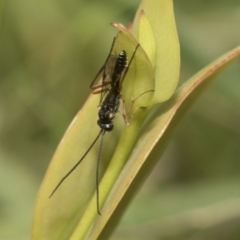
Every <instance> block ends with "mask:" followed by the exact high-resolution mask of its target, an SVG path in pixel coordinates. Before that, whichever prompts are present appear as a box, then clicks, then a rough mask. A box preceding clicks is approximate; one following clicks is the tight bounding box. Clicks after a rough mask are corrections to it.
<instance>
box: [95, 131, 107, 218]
mask: <svg viewBox="0 0 240 240" xmlns="http://www.w3.org/2000/svg"><path fill="white" fill-rule="evenodd" d="M104 134H105V131H102V137H101V140H100V146H99V150H98V157H97V165H96V197H97V198H96V201H97V212H98V214H99V215H101V212H100V204H99V165H100V158H101V152H102V145H103V137H104Z"/></svg>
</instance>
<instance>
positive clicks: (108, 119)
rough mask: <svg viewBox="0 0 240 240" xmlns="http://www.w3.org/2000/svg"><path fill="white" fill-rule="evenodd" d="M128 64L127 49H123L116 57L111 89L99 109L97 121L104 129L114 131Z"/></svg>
mask: <svg viewBox="0 0 240 240" xmlns="http://www.w3.org/2000/svg"><path fill="white" fill-rule="evenodd" d="M127 66H128V60H127V54H126V52H125V51H121V52H120V53H119V55H118V57H117V59H116V63H115V66H114V69H113V72H112V75H111V76H110V78H111V82H110V85H111V87H110V91H109V92H108V94H107V96H106V97H105V99H104V100H103V102H102V103H101V105H100V109H99V111H98V117H99V119H98V121H97V123H98V125H99V127H100V128H101V129H102V130H103V131H112V129H113V126H114V125H113V122H112V120H113V119H114V118H115V116H116V114H117V112H118V109H119V105H120V98H121V88H122V86H121V85H122V82H121V77H122V74H123V71H124V70H125V69H126V68H127Z"/></svg>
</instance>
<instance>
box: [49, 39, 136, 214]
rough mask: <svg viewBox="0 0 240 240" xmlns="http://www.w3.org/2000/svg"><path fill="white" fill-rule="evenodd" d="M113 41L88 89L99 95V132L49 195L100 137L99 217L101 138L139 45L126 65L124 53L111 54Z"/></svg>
mask: <svg viewBox="0 0 240 240" xmlns="http://www.w3.org/2000/svg"><path fill="white" fill-rule="evenodd" d="M114 43H115V39H114V40H113V44H112V47H111V50H110V53H109V55H108V57H107V59H106V61H105V63H104V65H103V66H102V67H101V69H100V70H99V71H98V73H97V75H96V77H95V78H94V79H93V82H92V84H91V86H90V88H91V89H92V90H93V93H94V94H96V93H101V97H100V105H99V111H98V117H99V119H98V121H97V124H98V126H99V127H100V132H99V134H98V135H97V137H96V138H95V140H94V141H93V142H92V144H91V145H90V146H89V148H88V149H87V150H86V152H85V154H84V155H83V156H82V157H81V159H80V160H79V161H78V162H77V163H76V164H75V165H74V166H73V167H72V168H71V169H70V171H69V172H68V173H67V174H66V175H65V176H64V177H63V178H62V179H61V180H60V182H59V183H58V184H57V186H56V187H55V189H54V190H53V192H52V193H51V195H50V197H51V196H52V195H53V194H54V193H55V191H56V190H57V189H58V188H59V187H60V185H61V184H62V183H63V181H64V180H65V179H66V178H67V177H68V176H69V175H70V174H71V173H72V172H73V171H74V170H75V169H76V168H77V166H78V165H79V164H80V163H81V162H82V160H83V159H84V158H85V157H86V155H87V154H88V152H89V151H90V150H91V149H92V147H93V146H94V145H95V143H96V142H97V140H98V138H99V137H100V136H102V137H101V140H100V147H99V151H98V156H97V166H96V200H97V212H98V214H99V215H101V213H100V204H99V174H98V172H99V162H100V154H101V151H102V143H103V136H104V134H105V132H106V131H107V132H110V131H112V130H113V127H114V124H113V119H114V118H115V116H116V114H117V112H118V109H119V105H120V100H121V91H122V84H123V81H124V78H125V76H126V74H127V72H128V69H129V66H130V65H131V62H132V60H133V58H134V56H135V53H136V51H137V48H138V47H139V45H137V46H136V48H135V50H134V52H133V54H132V57H131V59H130V61H129V63H128V58H127V53H126V51H124V50H122V51H120V53H119V54H118V55H117V57H116V55H113V54H112V50H113V47H114ZM112 60H114V64H112V63H113V62H112ZM101 73H102V82H100V83H96V84H95V82H96V81H97V79H98V78H99V76H100V74H101Z"/></svg>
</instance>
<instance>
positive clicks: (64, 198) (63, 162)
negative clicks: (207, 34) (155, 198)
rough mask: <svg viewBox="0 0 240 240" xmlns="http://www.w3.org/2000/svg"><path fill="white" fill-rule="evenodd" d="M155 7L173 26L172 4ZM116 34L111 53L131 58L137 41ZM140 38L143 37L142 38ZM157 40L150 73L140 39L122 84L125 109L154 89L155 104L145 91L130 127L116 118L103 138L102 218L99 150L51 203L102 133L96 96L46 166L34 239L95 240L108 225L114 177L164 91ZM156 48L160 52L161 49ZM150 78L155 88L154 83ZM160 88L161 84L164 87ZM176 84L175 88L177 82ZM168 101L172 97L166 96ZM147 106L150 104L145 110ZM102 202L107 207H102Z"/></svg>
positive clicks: (165, 41)
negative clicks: (97, 176)
mask: <svg viewBox="0 0 240 240" xmlns="http://www.w3.org/2000/svg"><path fill="white" fill-rule="evenodd" d="M160 2H166V1H160ZM168 2H169V1H168ZM143 4H144V1H143ZM148 5H149V4H147V5H146V6H144V9H143V10H144V12H145V13H146V18H147V19H148V20H146V19H145V20H143V19H141V21H142V20H143V21H144V23H141V24H140V25H139V31H140V32H141V28H142V27H143V26H144V28H145V29H148V31H150V30H149V27H150V26H151V28H152V30H153V33H154V31H156V24H155V27H152V22H151V20H150V19H151V17H150V18H149V14H151V12H150V11H149V10H148ZM145 7H146V9H145ZM156 7H164V8H163V9H161V11H163V12H164V11H167V13H166V14H167V15H168V18H166V19H165V21H167V22H168V24H167V25H169V26H170V25H171V26H172V23H173V22H174V18H173V11H172V8H171V4H170V5H169V4H165V5H157V6H156ZM151 10H152V11H153V13H152V14H153V15H154V14H159V11H157V10H156V9H155V8H152V9H151ZM158 10H159V9H158ZM165 16H166V15H165ZM156 20H158V19H156ZM146 21H149V24H148V23H146ZM135 22H136V20H135ZM149 25H150V26H149ZM162 25H163V26H165V25H166V22H159V23H158V26H162ZM118 29H120V33H119V34H118V36H117V37H116V46H115V47H114V51H117V52H119V51H120V50H123V49H124V50H125V48H126V50H127V53H128V56H131V53H132V52H133V51H134V49H135V48H136V45H137V41H136V39H134V38H133V37H132V36H131V35H130V33H129V32H128V31H126V30H125V29H123V28H121V26H120V25H118ZM160 29H161V27H160ZM162 29H163V30H164V31H165V30H166V29H165V27H162ZM171 31H173V32H174V33H173V34H170V35H171V36H175V34H176V29H175V27H173V26H172V27H170V29H169V31H168V32H169V33H170V32H171ZM160 32H161V31H160ZM160 34H164V32H161V33H160ZM140 35H141V36H142V34H140ZM141 38H142V37H141ZM158 40H159V39H158V38H157V39H155V43H156V51H157V54H156V64H155V69H154V71H153V66H152V65H153V62H154V57H152V56H151V55H152V53H150V52H152V50H151V49H154V48H149V47H146V46H147V45H146V44H145V43H144V41H145V40H144V39H143V40H141V46H143V47H144V48H145V49H144V50H143V48H142V47H141V46H140V47H139V49H138V50H137V52H136V58H135V59H134V60H133V64H132V65H131V67H130V69H129V72H128V74H127V76H126V79H125V80H124V83H123V84H124V85H123V97H124V98H126V102H127V104H128V106H129V104H131V98H137V97H138V96H139V95H140V94H142V93H144V92H146V91H148V90H153V88H154V89H155V92H154V96H155V98H154V100H152V95H153V94H152V93H151V92H148V93H146V94H144V95H143V96H141V97H140V98H139V99H137V101H136V103H135V104H134V107H135V110H137V109H138V111H137V112H136V114H135V115H134V119H133V121H132V124H131V125H130V126H128V127H126V126H124V125H123V120H122V119H121V117H118V118H117V119H116V121H115V130H114V131H113V132H111V133H110V134H106V136H105V138H104V142H103V152H104V153H105V155H103V156H102V157H101V166H102V171H101V172H102V173H103V177H102V180H101V184H100V206H101V213H102V216H101V217H100V216H98V215H97V211H96V196H95V165H96V158H97V157H96V156H97V154H98V148H99V145H98V144H96V145H95V146H94V147H93V149H92V150H91V151H90V152H89V154H88V156H87V157H86V159H84V161H83V162H82V163H81V166H79V167H78V168H77V169H76V170H75V171H74V172H73V173H72V174H71V175H70V176H69V177H68V178H67V179H66V180H65V181H64V183H63V184H62V185H61V187H60V188H59V189H58V190H57V191H56V193H54V195H53V196H52V197H51V198H49V196H50V194H51V192H52V191H53V189H54V188H55V186H56V185H57V184H58V182H59V181H60V180H61V179H62V177H63V176H64V175H65V174H66V173H67V172H68V171H69V170H70V169H71V168H72V167H73V166H74V165H75V164H76V162H77V161H78V160H79V159H80V158H81V156H83V154H84V153H85V152H86V150H87V149H88V148H89V146H90V145H91V143H92V142H93V141H94V139H95V138H96V136H97V134H98V133H99V131H100V130H99V127H98V126H97V124H96V122H97V106H98V104H99V96H97V95H92V96H90V98H89V99H88V101H87V102H86V104H85V105H84V107H83V108H82V109H81V111H80V112H79V113H78V114H77V116H76V118H75V119H74V120H73V122H72V123H71V125H70V127H69V129H68V130H67V132H66V133H65V135H64V137H63V139H62V141H61V143H60V145H59V147H58V149H57V151H56V153H55V154H54V157H53V159H52V161H51V163H50V166H49V168H48V171H47V173H46V176H45V177H44V180H43V183H42V185H41V188H40V190H39V193H38V197H37V202H36V207H35V213H34V218H33V230H32V239H36V240H39V239H44V240H48V239H51V240H54V239H83V238H85V237H86V236H87V235H89V234H90V235H91V234H93V236H96V237H97V236H98V235H99V233H100V232H101V229H103V228H104V225H105V224H106V222H107V220H108V219H109V218H110V216H111V215H112V213H113V212H114V210H115V208H116V204H117V202H119V201H120V199H119V195H116V197H117V198H114V197H110V199H112V200H111V201H110V202H109V201H108V200H107V199H108V196H109V194H110V195H111V196H112V193H110V192H111V189H112V187H113V185H114V184H115V183H116V181H119V180H118V178H119V175H120V174H122V173H121V172H122V169H123V168H124V169H125V165H126V163H127V164H128V157H129V155H130V154H131V152H132V151H134V152H135V150H133V147H134V145H135V143H136V141H137V138H138V135H139V131H140V129H141V126H142V124H143V122H144V119H145V118H146V116H147V115H148V113H149V112H150V109H151V105H152V104H153V103H154V102H156V101H159V99H160V98H159V97H158V96H159V94H160V93H161V91H163V90H164V89H165V87H163V86H162V88H161V89H160V88H159V87H158V83H157V82H158V81H160V78H159V74H154V72H156V73H157V72H159V67H162V66H163V65H162V64H159V59H160V58H159V52H158V46H160V44H158ZM160 40H161V44H163V45H164V46H168V44H169V42H170V41H169V39H168V38H163V39H160ZM175 40H176V38H175ZM151 42H152V41H151ZM174 43H175V47H174V46H173V44H170V46H171V47H172V48H173V49H175V50H176V49H178V43H177V41H174ZM176 43H177V44H176ZM160 49H162V47H161V48H160ZM167 49H168V47H167ZM145 51H146V52H145ZM173 52H174V54H179V51H173ZM162 54H163V55H164V56H165V57H168V60H169V58H171V57H173V58H177V59H179V56H177V57H176V56H173V55H171V54H170V55H169V54H168V55H166V54H165V53H164V52H162ZM149 59H151V60H149ZM171 62H174V61H171ZM175 63H178V66H177V64H172V67H171V68H167V70H166V71H165V70H164V71H163V69H162V70H161V71H163V72H164V74H162V75H161V78H162V77H163V78H164V79H168V81H172V80H171V79H170V80H169V78H168V76H169V75H172V72H173V69H172V68H174V67H176V69H177V70H176V71H175V74H174V76H175V77H176V76H178V74H176V73H178V71H179V62H177V61H175ZM154 78H155V83H154V81H153V80H154ZM172 79H173V78H172ZM174 81H175V79H174ZM162 84H163V85H164V84H165V83H162ZM171 85H173V84H171ZM174 85H176V81H175V83H174ZM172 89H173V88H172ZM168 97H170V95H169V96H168ZM161 100H162V99H161ZM150 103H151V105H150V106H148V105H149V104H150ZM142 106H147V107H145V108H143V109H139V107H142ZM133 112H135V111H133ZM149 151H150V149H149V150H148V152H147V153H149ZM113 152H114V154H113ZM135 154H136V152H135ZM142 155H143V156H146V152H142ZM110 156H112V159H111V161H110V162H109V165H108V161H107V162H106V161H105V160H109V159H110V158H111V157H110ZM107 165H108V166H107ZM139 167H140V166H139ZM137 169H138V168H137ZM137 169H136V170H137ZM129 170H131V169H129ZM125 171H126V170H125ZM131 171H132V170H131ZM126 180H127V179H126ZM128 181H130V179H128ZM127 188H128V185H125V190H124V191H126V190H127ZM106 200H107V204H105V202H106ZM99 219H100V222H99ZM95 222H96V223H97V225H96V226H98V229H96V228H95V227H93V226H94V223H95ZM99 223H100V225H99ZM90 238H91V237H90ZM93 239H95V237H93Z"/></svg>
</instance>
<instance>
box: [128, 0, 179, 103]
mask: <svg viewBox="0 0 240 240" xmlns="http://www.w3.org/2000/svg"><path fill="white" fill-rule="evenodd" d="M143 13H144V17H145V18H146V19H147V21H148V22H149V25H150V26H151V32H152V34H153V36H154V39H155V44H156V46H155V48H156V52H155V57H154V61H155V64H154V67H155V92H154V98H153V102H154V103H158V102H164V101H166V100H168V99H169V98H170V97H171V96H172V94H173V92H174V91H175V89H176V86H177V84H178V80H179V69H180V48H179V42H178V36H177V30H176V25H175V19H174V13H173V3H172V1H169V0H151V1H147V0H143V1H142V2H141V4H140V6H139V8H138V11H137V13H136V15H135V19H134V23H133V28H132V33H133V36H135V37H136V38H137V39H139V42H140V44H141V45H143V46H145V42H149V41H151V44H150V45H153V43H152V40H151V39H152V38H151V36H152V34H149V32H150V30H148V31H147V32H146V33H145V35H144V33H143V31H144V30H146V27H145V26H146V25H147V24H144V26H143V24H141V23H142V20H141V18H142V17H143ZM140 24H141V25H140ZM142 28H143V29H142ZM148 28H149V27H148ZM149 35H150V38H149V37H148V36H149ZM147 49H148V48H147ZM147 49H145V50H146V51H147ZM147 53H148V52H147ZM148 55H149V59H152V58H153V57H152V56H151V55H152V54H151V53H148Z"/></svg>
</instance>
